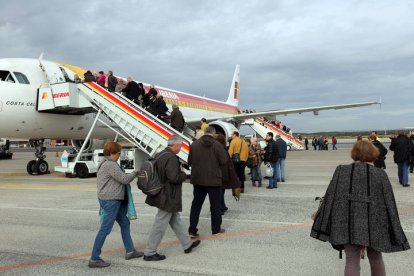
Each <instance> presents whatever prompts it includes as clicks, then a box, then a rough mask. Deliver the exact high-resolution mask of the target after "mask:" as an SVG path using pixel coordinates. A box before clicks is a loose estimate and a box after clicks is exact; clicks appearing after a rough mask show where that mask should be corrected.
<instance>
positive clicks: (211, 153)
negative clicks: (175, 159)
mask: <svg viewBox="0 0 414 276" xmlns="http://www.w3.org/2000/svg"><path fill="white" fill-rule="evenodd" d="M204 133H205V134H204V135H203V136H202V137H201V138H200V139H198V140H196V141H195V142H194V143H192V144H191V147H190V152H189V154H188V164H189V165H190V166H191V184H193V185H194V190H193V194H194V199H193V202H192V204H191V213H190V227H189V229H188V232H189V233H190V235H191V236H193V237H197V236H199V234H198V233H197V232H198V229H197V225H198V220H199V218H200V212H201V208H202V207H203V203H204V200H205V198H206V195H207V194H208V197H209V199H210V210H211V231H212V233H213V235H215V234H220V233H224V232H225V230H224V229H222V228H221V211H220V200H221V185H222V182H223V181H222V173H221V170H220V166H222V165H224V164H226V162H227V160H228V157H227V153H226V151H225V149H224V148H223V146H222V145H221V144H220V143H219V142H218V141H216V140H215V139H214V137H213V135H214V134H215V133H216V130H215V128H214V127H212V126H209V127H207V128H206V130H205V132H204Z"/></svg>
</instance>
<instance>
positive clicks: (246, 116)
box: [186, 102, 381, 124]
mask: <svg viewBox="0 0 414 276" xmlns="http://www.w3.org/2000/svg"><path fill="white" fill-rule="evenodd" d="M374 104H381V103H380V102H364V103H351V104H338V105H326V106H317V107H305V108H293V109H277V110H271V111H262V112H255V113H242V114H234V115H229V116H228V117H226V116H217V117H209V118H206V120H207V122H212V121H216V120H220V121H227V122H243V121H244V120H246V119H251V118H257V117H266V116H275V115H287V114H297V113H298V114H301V113H304V112H313V114H315V115H319V111H321V110H329V109H334V110H335V109H345V108H353V107H360V106H368V105H374ZM200 119H201V118H194V119H189V120H186V123H188V124H195V123H199V122H200Z"/></svg>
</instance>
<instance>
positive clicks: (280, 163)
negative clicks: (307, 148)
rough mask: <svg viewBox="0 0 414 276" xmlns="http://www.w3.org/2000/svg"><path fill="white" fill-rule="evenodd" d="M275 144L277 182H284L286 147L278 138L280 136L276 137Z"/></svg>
mask: <svg viewBox="0 0 414 276" xmlns="http://www.w3.org/2000/svg"><path fill="white" fill-rule="evenodd" d="M275 144H276V147H277V163H276V169H277V170H276V175H277V181H282V182H285V161H286V153H287V145H286V142H285V141H284V140H283V139H282V138H281V137H280V135H276V142H275Z"/></svg>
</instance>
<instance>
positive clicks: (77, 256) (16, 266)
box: [0, 223, 312, 271]
mask: <svg viewBox="0 0 414 276" xmlns="http://www.w3.org/2000/svg"><path fill="white" fill-rule="evenodd" d="M311 225H312V224H311V223H302V224H290V225H284V226H278V227H271V228H259V229H252V230H247V231H237V232H228V233H223V234H219V235H208V236H201V237H199V238H197V239H199V240H214V239H222V238H226V237H239V236H246V235H252V234H257V233H266V232H267V233H269V232H274V231H281V230H288V229H295V228H305V227H309V226H311ZM178 244H180V241H178V240H175V241H169V242H162V243H161V244H160V246H162V247H166V246H172V245H178ZM144 248H145V247H144V246H136V249H138V250H143V249H144ZM124 251H125V249H124V248H123V247H119V248H113V249H108V250H103V251H102V254H103V255H109V254H114V253H121V252H124ZM90 255H91V253H90V252H84V253H78V254H72V255H68V256H62V257H55V258H47V259H41V260H36V261H28V262H21V263H16V264H12V265H4V266H0V271H10V270H14V269H19V268H25V267H32V266H37V265H46V264H54V263H59V262H63V261H67V260H74V259H83V258H85V257H89V256H90Z"/></svg>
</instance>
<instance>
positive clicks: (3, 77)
mask: <svg viewBox="0 0 414 276" xmlns="http://www.w3.org/2000/svg"><path fill="white" fill-rule="evenodd" d="M0 81H7V82H11V83H15V82H16V81H15V80H14V78H13V76H12V74H11V73H10V71H4V70H0Z"/></svg>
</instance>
